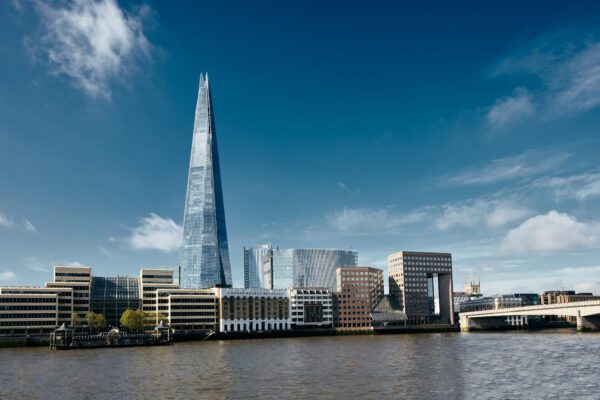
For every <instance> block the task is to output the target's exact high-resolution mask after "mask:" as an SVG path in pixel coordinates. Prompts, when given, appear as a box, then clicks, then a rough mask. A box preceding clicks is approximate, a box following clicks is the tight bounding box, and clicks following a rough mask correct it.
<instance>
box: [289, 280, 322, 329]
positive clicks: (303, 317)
mask: <svg viewBox="0 0 600 400" xmlns="http://www.w3.org/2000/svg"><path fill="white" fill-rule="evenodd" d="M290 302H291V305H292V328H293V329H305V328H332V327H333V296H332V292H331V290H329V289H327V288H294V289H290Z"/></svg>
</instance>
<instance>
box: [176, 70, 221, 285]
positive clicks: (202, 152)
mask: <svg viewBox="0 0 600 400" xmlns="http://www.w3.org/2000/svg"><path fill="white" fill-rule="evenodd" d="M199 86H200V87H199V89H198V101H197V104H196V115H195V119H194V133H193V136H192V151H191V156H190V168H189V173H188V183H187V192H186V199H185V209H184V215H183V236H182V240H181V250H180V259H179V266H180V268H181V277H180V279H181V286H182V287H183V288H186V289H200V288H208V287H211V286H223V287H229V286H231V266H230V263H229V246H228V244H227V228H226V225H225V208H224V204H223V190H222V188H221V169H220V166H219V151H218V148H217V135H216V131H215V120H214V115H213V110H212V101H211V97H210V88H209V85H208V75H207V76H206V79H205V78H204V77H203V76H202V74H201V75H200V85H199Z"/></svg>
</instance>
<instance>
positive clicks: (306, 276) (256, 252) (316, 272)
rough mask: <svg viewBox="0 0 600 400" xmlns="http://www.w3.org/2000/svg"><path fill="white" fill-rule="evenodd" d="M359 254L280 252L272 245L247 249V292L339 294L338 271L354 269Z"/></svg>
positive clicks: (245, 274)
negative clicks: (321, 291) (305, 290)
mask: <svg viewBox="0 0 600 400" xmlns="http://www.w3.org/2000/svg"><path fill="white" fill-rule="evenodd" d="M357 263H358V254H357V252H356V251H353V250H342V249H279V248H277V247H276V248H272V247H271V246H270V245H261V246H255V247H253V248H244V286H245V287H246V288H253V287H256V288H259V287H260V288H263V289H290V288H302V287H320V288H327V289H330V290H335V287H336V281H335V279H336V276H335V271H336V269H337V268H340V267H354V266H356V265H357Z"/></svg>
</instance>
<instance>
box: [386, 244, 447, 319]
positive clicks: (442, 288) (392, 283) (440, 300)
mask: <svg viewBox="0 0 600 400" xmlns="http://www.w3.org/2000/svg"><path fill="white" fill-rule="evenodd" d="M388 274H389V288H390V294H391V295H393V296H394V297H395V298H396V300H397V301H398V302H399V303H400V304H401V305H402V307H403V308H404V312H405V313H406V316H407V317H408V323H411V324H422V323H442V324H454V299H453V291H452V255H451V254H450V253H433V252H414V251H401V252H398V253H394V254H391V255H389V256H388Z"/></svg>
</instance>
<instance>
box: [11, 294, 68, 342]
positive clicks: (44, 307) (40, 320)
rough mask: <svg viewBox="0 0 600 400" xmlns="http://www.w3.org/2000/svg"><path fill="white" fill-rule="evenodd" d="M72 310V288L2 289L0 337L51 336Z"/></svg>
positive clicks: (65, 321)
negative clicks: (49, 334) (48, 334)
mask: <svg viewBox="0 0 600 400" xmlns="http://www.w3.org/2000/svg"><path fill="white" fill-rule="evenodd" d="M72 310H73V289H72V288H57V289H53V288H41V287H0V335H10V336H12V335H28V334H45V333H50V332H52V331H54V329H56V328H57V327H58V326H59V325H60V324H62V323H66V324H67V325H68V324H70V322H71V313H72Z"/></svg>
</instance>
